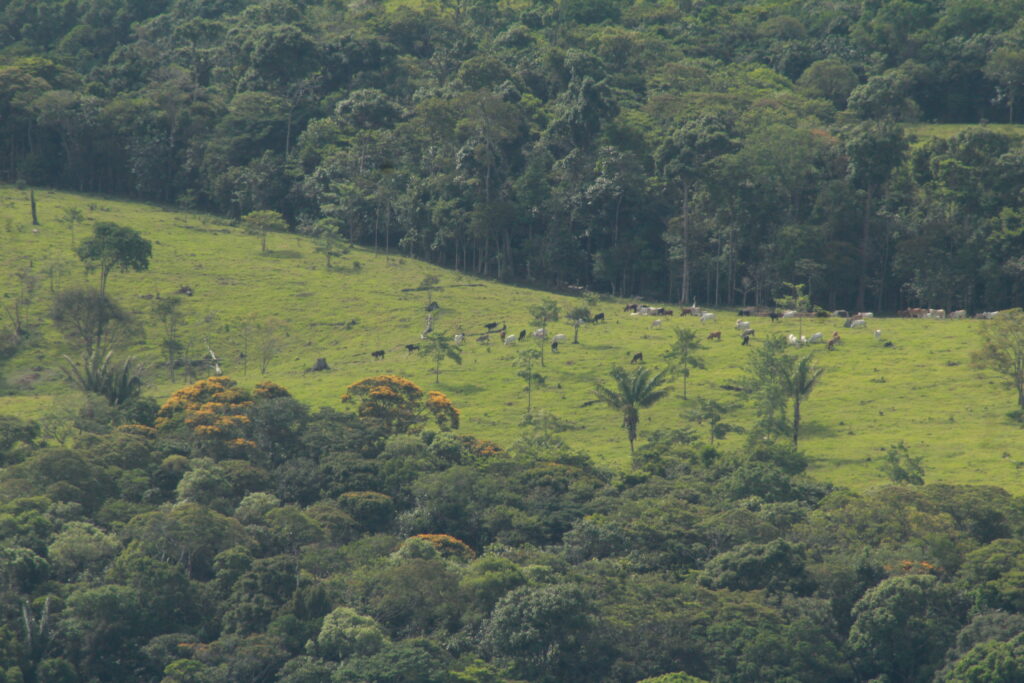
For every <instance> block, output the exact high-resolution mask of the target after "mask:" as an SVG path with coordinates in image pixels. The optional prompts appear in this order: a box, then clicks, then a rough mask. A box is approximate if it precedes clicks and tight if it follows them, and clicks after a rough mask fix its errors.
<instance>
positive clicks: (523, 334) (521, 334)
mask: <svg viewBox="0 0 1024 683" xmlns="http://www.w3.org/2000/svg"><path fill="white" fill-rule="evenodd" d="M524 339H526V330H519V341H523V340H524Z"/></svg>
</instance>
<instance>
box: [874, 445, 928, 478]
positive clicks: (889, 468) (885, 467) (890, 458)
mask: <svg viewBox="0 0 1024 683" xmlns="http://www.w3.org/2000/svg"><path fill="white" fill-rule="evenodd" d="M922 460H924V458H923V457H922V456H917V457H916V458H915V457H913V456H912V455H910V449H909V448H907V445H906V444H905V443H903V442H902V441H900V442H899V443H898V444H893V445H892V446H889V449H888V450H887V451H886V452H885V459H884V460H883V461H882V464H881V465H880V468H881V470H882V472H884V473H885V476H887V477H888V478H889V481H891V482H892V483H894V484H914V485H916V486H920V485H921V484H923V483H924V465H922V464H921V461H922Z"/></svg>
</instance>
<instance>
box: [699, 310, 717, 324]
mask: <svg viewBox="0 0 1024 683" xmlns="http://www.w3.org/2000/svg"><path fill="white" fill-rule="evenodd" d="M714 320H715V314H714V313H701V314H700V323H701V325H703V324H704V323H708V322H713V321H714Z"/></svg>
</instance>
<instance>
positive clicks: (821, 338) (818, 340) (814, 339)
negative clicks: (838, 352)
mask: <svg viewBox="0 0 1024 683" xmlns="http://www.w3.org/2000/svg"><path fill="white" fill-rule="evenodd" d="M807 343H808V344H824V343H825V335H824V334H822V333H821V332H815V333H814V334H812V335H811V338H810V339H808V340H807Z"/></svg>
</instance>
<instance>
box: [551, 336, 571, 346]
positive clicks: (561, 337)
mask: <svg viewBox="0 0 1024 683" xmlns="http://www.w3.org/2000/svg"><path fill="white" fill-rule="evenodd" d="M568 338H569V337H568V336H567V335H564V334H556V335H555V336H554V337H552V338H551V341H553V342H555V343H556V344H557V343H558V342H564V341H565V340H567V339H568Z"/></svg>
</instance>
